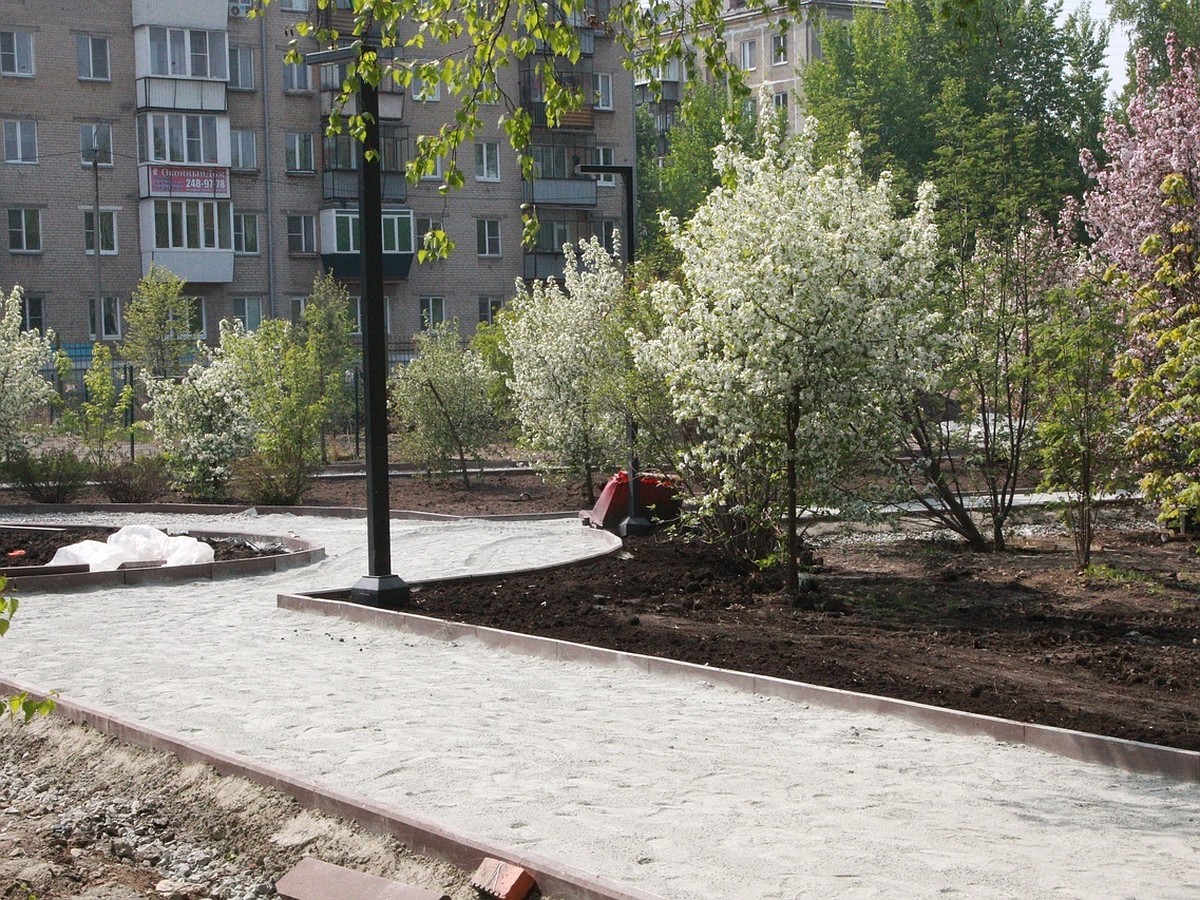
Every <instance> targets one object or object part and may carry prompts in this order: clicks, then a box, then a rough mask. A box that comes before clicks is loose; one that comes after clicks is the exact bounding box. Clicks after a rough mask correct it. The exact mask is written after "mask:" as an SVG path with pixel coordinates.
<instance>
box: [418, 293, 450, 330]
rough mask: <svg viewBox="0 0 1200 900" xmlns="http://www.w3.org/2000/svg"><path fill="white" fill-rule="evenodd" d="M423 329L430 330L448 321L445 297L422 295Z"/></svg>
mask: <svg viewBox="0 0 1200 900" xmlns="http://www.w3.org/2000/svg"><path fill="white" fill-rule="evenodd" d="M420 304H421V330H422V331H428V330H429V329H430V328H434V327H436V326H438V325H441V324H442V323H443V322H445V321H446V298H445V297H421V298H420Z"/></svg>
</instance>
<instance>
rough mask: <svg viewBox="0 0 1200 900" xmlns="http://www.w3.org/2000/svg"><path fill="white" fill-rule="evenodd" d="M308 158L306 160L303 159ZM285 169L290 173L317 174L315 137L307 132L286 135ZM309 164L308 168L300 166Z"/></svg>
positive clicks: (294, 132)
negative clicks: (314, 147) (305, 163)
mask: <svg viewBox="0 0 1200 900" xmlns="http://www.w3.org/2000/svg"><path fill="white" fill-rule="evenodd" d="M301 157H306V159H301ZM283 159H284V163H283V164H284V168H285V169H286V170H287V171H288V172H289V173H297V172H298V173H302V174H311V173H314V172H316V169H315V168H313V166H314V164H315V163H314V160H313V136H312V134H311V133H309V132H307V131H289V132H287V133H286V134H285V135H284V150H283ZM303 162H307V163H308V165H307V166H301V165H300V164H301V163H303Z"/></svg>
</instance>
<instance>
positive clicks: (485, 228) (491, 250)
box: [475, 219, 500, 256]
mask: <svg viewBox="0 0 1200 900" xmlns="http://www.w3.org/2000/svg"><path fill="white" fill-rule="evenodd" d="M475 246H476V251H475V252H476V253H478V254H479V255H480V256H499V255H500V220H499V219H477V220H476V221H475Z"/></svg>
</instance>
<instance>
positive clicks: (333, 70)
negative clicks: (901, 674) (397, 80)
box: [317, 63, 383, 91]
mask: <svg viewBox="0 0 1200 900" xmlns="http://www.w3.org/2000/svg"><path fill="white" fill-rule="evenodd" d="M349 72H350V69H349V67H348V66H347V65H346V64H345V63H324V64H322V65H321V66H320V67H319V68H318V69H317V84H319V85H320V86H321V90H323V91H340V90H341V89H342V84H343V82H345V80H346V76H347V75H348V74H349ZM382 87H383V86H382V85H380V88H381V89H382Z"/></svg>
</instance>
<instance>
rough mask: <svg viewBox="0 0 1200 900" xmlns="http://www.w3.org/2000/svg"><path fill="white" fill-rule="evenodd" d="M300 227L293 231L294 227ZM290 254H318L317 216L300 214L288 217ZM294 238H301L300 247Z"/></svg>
mask: <svg viewBox="0 0 1200 900" xmlns="http://www.w3.org/2000/svg"><path fill="white" fill-rule="evenodd" d="M293 224H296V225H298V226H299V228H298V229H293V227H292V225H293ZM287 237H288V253H290V254H292V255H293V256H301V255H302V256H309V255H312V254H314V253H316V252H317V221H316V216H313V215H310V214H309V213H299V214H297V215H290V216H288V217H287ZM293 238H299V242H298V243H299V246H298V247H297V246H296V242H295V241H293Z"/></svg>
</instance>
